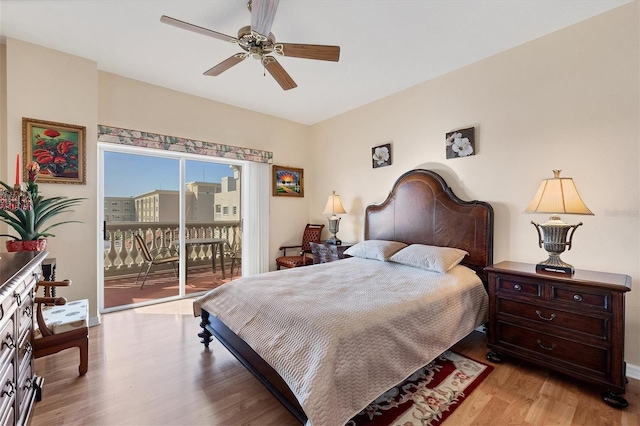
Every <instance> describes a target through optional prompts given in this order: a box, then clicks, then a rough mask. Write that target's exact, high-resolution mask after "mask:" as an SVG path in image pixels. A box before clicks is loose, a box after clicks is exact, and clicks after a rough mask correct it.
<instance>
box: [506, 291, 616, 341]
mask: <svg viewBox="0 0 640 426" xmlns="http://www.w3.org/2000/svg"><path fill="white" fill-rule="evenodd" d="M497 305H498V306H497V307H498V312H499V314H498V315H499V317H500V318H504V317H505V316H512V317H516V318H522V319H526V320H529V321H535V322H536V323H538V324H539V326H542V327H547V328H549V329H550V330H552V329H553V328H554V327H558V328H559V329H561V330H563V331H565V332H567V333H569V334H573V333H576V332H577V333H582V334H584V335H587V336H592V337H596V338H598V339H602V340H608V339H609V319H608V317H607V316H606V315H605V316H587V315H581V314H577V313H573V312H566V311H563V310H560V309H556V308H548V307H543V306H540V305H533V304H529V303H525V302H519V301H515V300H510V299H503V298H498V299H497ZM545 331H546V330H545ZM546 332H548V333H551V331H546Z"/></svg>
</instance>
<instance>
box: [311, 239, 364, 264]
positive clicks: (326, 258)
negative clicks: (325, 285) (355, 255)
mask: <svg viewBox="0 0 640 426" xmlns="http://www.w3.org/2000/svg"><path fill="white" fill-rule="evenodd" d="M309 244H310V245H311V254H313V264H314V265H317V264H318V263H327V262H333V261H335V260H340V259H344V258H345V257H349V256H348V255H345V254H344V251H345V250H346V249H348V248H349V247H351V246H352V245H353V244H351V243H342V244H341V245H339V246H337V245H335V244H327V243H325V242H320V243H316V242H313V241H312V242H310V243H309Z"/></svg>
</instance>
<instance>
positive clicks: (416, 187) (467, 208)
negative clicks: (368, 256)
mask: <svg viewBox="0 0 640 426" xmlns="http://www.w3.org/2000/svg"><path fill="white" fill-rule="evenodd" d="M364 239H365V240H390V241H401V242H403V243H406V244H427V245H432V246H441V247H455V248H460V249H462V250H466V251H467V252H468V253H469V255H468V256H465V258H464V259H463V261H462V263H463V264H464V265H466V266H468V267H470V268H472V269H474V270H475V271H476V272H477V273H478V276H479V277H480V278H481V279H482V281H483V282H484V283H485V284H486V282H487V280H486V274H485V273H484V270H483V269H484V268H485V267H486V266H488V265H491V264H492V263H493V208H492V207H491V205H490V204H489V203H486V202H483V201H463V200H461V199H460V198H458V197H457V196H456V195H455V194H454V193H453V191H452V190H451V188H449V186H447V184H446V182H445V181H444V179H442V177H441V176H440V175H439V174H437V173H435V172H433V171H431V170H411V171H409V172H407V173H405V174H403V175H402V176H400V177H399V178H398V180H397V181H396V183H395V184H394V185H393V189H392V190H391V193H390V194H389V196H388V197H387V199H386V200H385V201H384V202H382V203H380V204H373V205H370V206H367V208H366V211H365V225H364Z"/></svg>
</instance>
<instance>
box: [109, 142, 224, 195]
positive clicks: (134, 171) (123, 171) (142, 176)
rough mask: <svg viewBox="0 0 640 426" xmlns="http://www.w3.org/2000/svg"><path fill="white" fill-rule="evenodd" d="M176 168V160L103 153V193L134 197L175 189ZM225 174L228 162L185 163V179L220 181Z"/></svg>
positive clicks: (178, 181)
mask: <svg viewBox="0 0 640 426" xmlns="http://www.w3.org/2000/svg"><path fill="white" fill-rule="evenodd" d="M179 171H180V162H179V160H178V159H173V158H162V157H152V156H147V155H136V154H124V153H120V152H105V153H104V195H105V197H133V196H138V195H141V194H145V193H147V192H151V191H154V190H163V191H178V189H179V188H178V187H179V185H180V180H179V176H180V175H179ZM224 176H230V177H232V176H233V170H231V168H230V167H229V165H228V164H218V163H208V162H204V161H192V160H187V162H186V181H187V182H193V181H198V182H220V181H221V179H222V178H223V177H224Z"/></svg>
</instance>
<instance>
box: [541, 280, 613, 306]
mask: <svg viewBox="0 0 640 426" xmlns="http://www.w3.org/2000/svg"><path fill="white" fill-rule="evenodd" d="M551 300H553V301H557V302H563V303H568V304H570V305H571V306H575V307H580V306H583V307H585V308H597V309H602V310H605V311H609V310H610V309H611V293H609V292H606V291H603V292H598V291H592V290H586V291H585V289H584V288H571V287H559V286H555V285H553V286H551Z"/></svg>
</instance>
